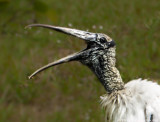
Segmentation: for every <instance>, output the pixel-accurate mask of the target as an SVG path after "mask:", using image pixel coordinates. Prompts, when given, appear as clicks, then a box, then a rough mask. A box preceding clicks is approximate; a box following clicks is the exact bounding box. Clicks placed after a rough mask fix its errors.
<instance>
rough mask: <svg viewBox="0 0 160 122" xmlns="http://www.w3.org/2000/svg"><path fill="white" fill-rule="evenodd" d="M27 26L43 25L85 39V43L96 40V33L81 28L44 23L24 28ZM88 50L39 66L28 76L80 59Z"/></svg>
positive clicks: (36, 25)
mask: <svg viewBox="0 0 160 122" xmlns="http://www.w3.org/2000/svg"><path fill="white" fill-rule="evenodd" d="M29 27H44V28H49V29H53V30H55V31H58V32H62V33H65V34H68V35H72V36H75V37H78V38H80V39H83V40H85V41H86V42H87V43H88V42H90V41H96V40H97V34H96V33H90V32H87V31H81V30H77V29H70V28H65V27H57V26H51V25H45V24H31V25H28V26H26V28H29ZM88 51H89V50H86V49H85V50H82V51H80V52H78V53H74V54H72V55H69V56H66V57H64V58H61V59H59V60H57V61H54V62H51V63H49V64H47V65H45V66H43V67H41V68H39V69H38V70H36V71H35V72H34V73H32V74H31V75H30V76H29V77H28V78H29V79H31V78H32V77H33V76H35V75H36V74H38V73H40V72H42V71H43V70H45V69H47V68H49V67H52V66H55V65H58V64H62V63H66V62H69V61H75V60H80V59H81V58H82V57H83V56H84V55H85V54H87V53H88Z"/></svg>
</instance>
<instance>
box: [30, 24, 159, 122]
mask: <svg viewBox="0 0 160 122" xmlns="http://www.w3.org/2000/svg"><path fill="white" fill-rule="evenodd" d="M27 27H44V28H49V29H52V30H55V31H59V32H62V33H65V34H68V35H72V36H75V37H78V38H80V39H83V40H84V41H85V42H86V44H87V47H86V49H84V50H82V51H80V52H77V53H75V54H72V55H69V56H67V57H64V58H62V59H60V60H57V61H54V62H52V63H49V64H48V65H45V66H43V67H42V68H40V69H38V70H36V71H35V72H34V73H33V74H31V75H30V76H29V79H31V78H32V77H33V76H34V75H36V74H37V73H39V72H41V71H43V70H45V69H47V68H49V67H51V66H55V65H58V64H62V63H66V62H69V61H80V62H81V63H82V64H84V65H86V66H88V67H89V68H90V69H91V70H92V71H93V72H94V74H95V75H96V76H97V77H98V79H99V81H100V82H101V84H102V85H103V86H104V88H105V90H106V94H105V95H103V96H101V97H100V98H101V103H102V107H103V108H104V109H105V110H106V118H105V120H106V121H107V122H160V86H159V85H158V84H157V83H153V82H151V81H147V80H142V79H136V80H132V81H130V82H128V83H127V84H124V82H123V80H122V78H121V75H120V73H119V71H118V69H117V68H116V67H115V63H116V59H115V55H116V52H115V50H116V45H115V41H114V40H112V39H111V38H110V37H109V36H107V35H105V34H102V33H91V32H86V31H81V30H77V29H70V28H65V27H57V26H51V25H45V24H31V25H28V26H27Z"/></svg>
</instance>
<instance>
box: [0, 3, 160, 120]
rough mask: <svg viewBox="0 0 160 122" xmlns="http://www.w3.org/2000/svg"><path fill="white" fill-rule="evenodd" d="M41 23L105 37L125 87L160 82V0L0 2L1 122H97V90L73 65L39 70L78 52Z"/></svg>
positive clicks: (70, 40)
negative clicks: (139, 82)
mask: <svg viewBox="0 0 160 122" xmlns="http://www.w3.org/2000/svg"><path fill="white" fill-rule="evenodd" d="M32 23H44V24H51V25H58V26H65V27H71V28H78V29H82V30H89V31H91V32H101V33H106V34H108V35H110V36H111V37H112V38H113V39H114V40H115V41H116V43H117V67H118V69H119V70H120V72H121V75H122V78H123V80H124V81H125V82H127V81H129V80H132V79H136V78H139V77H141V78H147V79H151V80H154V81H156V82H158V81H160V80H159V79H160V74H159V72H160V48H159V45H160V0H152V1H151V0H150V1H146V0H132V1H129V0H121V1H120V0H119V1H118V0H63V1H62V0H0V52H1V54H0V64H1V65H0V122H61V121H62V122H63V121H65V122H85V121H89V122H102V121H104V116H105V114H104V111H103V110H102V109H101V107H100V101H99V97H100V96H101V95H103V94H105V90H104V88H103V86H101V84H100V83H99V82H98V80H97V78H96V77H95V76H94V75H93V73H92V72H91V71H90V70H89V69H88V68H87V67H85V66H82V65H81V64H80V63H79V62H70V63H67V64H62V65H59V66H56V67H54V68H50V69H48V70H46V71H44V72H43V73H41V74H39V75H38V76H37V77H35V78H34V79H32V80H27V76H28V75H30V74H31V73H32V72H33V71H35V70H36V69H37V68H39V67H41V66H43V65H45V64H47V63H49V62H51V61H54V60H56V59H59V58H61V57H64V56H66V55H68V54H71V53H73V52H76V51H79V50H81V49H83V48H84V47H85V46H86V45H85V44H84V42H83V41H82V40H79V39H76V38H74V37H70V36H66V35H64V34H60V33H57V32H54V31H51V30H47V29H43V28H33V29H29V30H28V29H27V30H25V29H24V27H25V26H26V25H28V24H32Z"/></svg>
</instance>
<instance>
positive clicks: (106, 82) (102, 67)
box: [88, 47, 124, 93]
mask: <svg viewBox="0 0 160 122" xmlns="http://www.w3.org/2000/svg"><path fill="white" fill-rule="evenodd" d="M115 49H116V48H115V47H114V48H110V49H108V50H107V51H106V52H104V51H99V52H97V53H98V54H97V55H98V56H93V58H92V64H91V65H88V67H89V68H90V69H91V70H92V71H93V72H94V73H95V74H96V76H97V77H98V79H99V80H100V82H101V83H102V84H103V86H104V88H105V89H106V91H107V92H108V93H112V92H114V91H118V90H122V89H124V82H123V81H122V78H121V75H120V73H119V71H118V69H117V68H116V67H115V63H116V59H115V54H116V53H115Z"/></svg>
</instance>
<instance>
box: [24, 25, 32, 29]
mask: <svg viewBox="0 0 160 122" xmlns="http://www.w3.org/2000/svg"><path fill="white" fill-rule="evenodd" d="M31 27H32V26H31V25H27V26H25V27H24V29H31Z"/></svg>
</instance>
